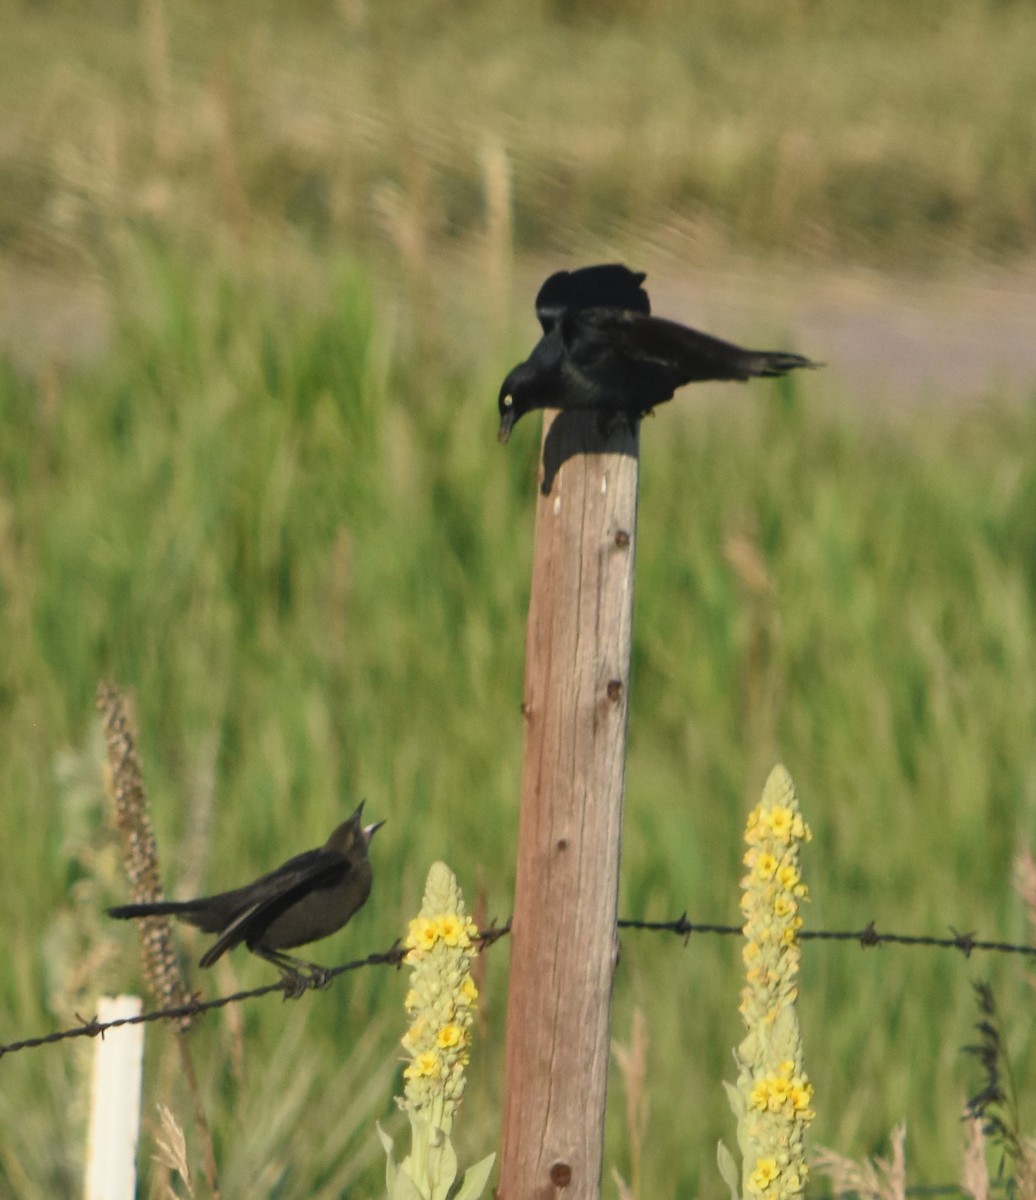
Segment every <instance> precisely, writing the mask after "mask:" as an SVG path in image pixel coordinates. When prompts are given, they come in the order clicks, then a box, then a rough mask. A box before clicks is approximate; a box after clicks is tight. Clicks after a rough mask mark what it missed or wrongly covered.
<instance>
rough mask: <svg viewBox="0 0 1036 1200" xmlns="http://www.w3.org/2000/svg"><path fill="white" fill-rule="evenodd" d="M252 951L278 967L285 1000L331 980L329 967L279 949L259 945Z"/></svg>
mask: <svg viewBox="0 0 1036 1200" xmlns="http://www.w3.org/2000/svg"><path fill="white" fill-rule="evenodd" d="M254 953H256V954H258V955H259V956H260V958H265V959H266V961H267V962H271V963H273V965H274V966H275V967H278V968H279V969H280V972H281V976H282V983H283V985H284V998H285V1000H297V999H298V998H299V996H301V995H302V993H303V992H305V991H308V990H309V989H310V988H326V987H327V986H328V984H330V982H331V979H332V976H333V972H332V971H331V969H330V967H322V966H320V965H319V964H318V963H311V962H306V960H305V959H303V958H295V957H293V956H292V955H291V954H284V953H282V952H281V951H279V950H266V949H264V948H263V947H261V946H256V947H254Z"/></svg>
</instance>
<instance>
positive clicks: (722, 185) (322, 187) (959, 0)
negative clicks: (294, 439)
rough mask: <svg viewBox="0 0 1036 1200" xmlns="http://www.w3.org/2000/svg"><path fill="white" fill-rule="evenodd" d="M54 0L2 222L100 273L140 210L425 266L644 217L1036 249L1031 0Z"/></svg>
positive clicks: (27, 89) (186, 225) (8, 90)
mask: <svg viewBox="0 0 1036 1200" xmlns="http://www.w3.org/2000/svg"><path fill="white" fill-rule="evenodd" d="M604 11H605V13H606V15H605V16H602V15H601V7H600V6H599V5H583V4H573V5H566V4H556V5H554V4H546V3H545V4H541V5H539V6H530V5H524V4H523V5H518V4H501V3H488V2H486V0H481V2H476V3H467V4H463V5H459V4H454V5H451V6H447V7H445V8H444V7H443V6H442V5H441V4H438V3H429V2H428V0H411V3H408V4H407V5H406V6H405V7H404V8H402V9H399V8H395V7H394V8H391V9H390V8H388V7H386V6H384V5H378V4H374V3H370V2H369V0H348V2H346V3H343V4H340V5H332V4H322V3H316V2H314V3H310V4H306V5H299V4H296V3H293V4H285V3H268V4H265V5H263V6H261V10H260V11H257V8H256V6H255V5H254V4H247V5H245V4H233V3H232V4H221V5H219V6H216V7H213V6H212V5H207V4H197V3H196V4H189V5H177V6H173V5H168V4H164V3H163V0H147V2H145V3H141V4H140V5H139V6H134V5H126V4H115V3H111V2H109V3H101V4H96V5H92V6H86V7H84V6H80V5H70V4H63V3H56V4H48V5H43V6H29V7H25V8H23V10H22V11H21V12H20V13H19V20H18V21H16V22H12V28H11V30H10V36H9V37H7V38H5V41H4V46H3V48H2V49H0V81H2V82H0V101H2V102H3V108H4V113H5V130H6V136H5V137H3V138H2V139H0V171H2V173H3V176H4V179H5V186H4V189H3V192H2V198H0V230H2V231H3V240H4V243H5V245H6V246H7V247H8V249H9V251H10V252H14V253H15V254H17V255H19V256H20V257H22V258H24V259H27V260H29V261H32V262H35V263H39V262H46V263H49V264H51V265H60V266H62V267H63V268H64V269H66V270H78V269H82V268H83V267H84V266H89V265H91V264H94V263H96V262H97V261H102V262H104V261H107V259H108V257H109V256H110V255H111V253H112V250H113V247H112V242H113V241H114V240H117V239H118V237H119V229H120V226H121V224H122V222H124V221H125V220H127V219H129V220H131V221H133V222H136V223H139V224H142V225H145V226H150V227H154V228H158V229H162V230H167V231H169V230H172V231H177V232H178V233H180V234H182V235H183V236H185V237H187V238H189V239H190V240H192V242H193V243H194V244H195V245H196V246H197V245H200V244H204V242H205V240H207V239H209V238H210V237H211V230H212V227H213V226H214V225H216V226H219V227H222V228H224V229H225V230H227V231H228V232H229V233H230V234H231V235H232V236H235V237H239V238H248V237H253V236H254V235H255V231H256V229H257V228H262V229H266V230H269V231H273V232H274V233H276V234H277V235H278V236H284V235H287V236H291V237H295V238H300V239H302V240H304V241H310V242H313V243H315V244H317V245H320V246H326V245H328V244H334V242H335V241H336V240H340V239H343V238H344V239H347V240H348V241H349V242H350V243H351V244H353V245H358V244H365V245H368V246H369V245H371V244H378V243H380V242H383V241H384V240H385V239H386V238H387V239H388V240H390V241H392V242H394V243H395V244H396V245H397V246H399V247H400V248H401V249H403V251H404V253H405V254H407V255H408V256H409V257H410V258H411V259H413V260H415V261H424V260H426V257H427V253H428V248H429V247H434V246H441V245H443V244H450V243H454V242H457V241H461V240H464V239H466V238H469V237H471V236H472V235H477V234H480V233H481V232H482V230H483V227H484V224H485V222H486V215H485V207H486V204H485V199H484V192H485V189H486V188H487V186H488V187H492V186H494V184H493V180H494V179H495V180H496V182H497V184H500V183H501V178H502V174H503V173H505V172H502V170H501V166H500V164H501V161H502V160H501V158H500V156H499V154H497V156H496V157H495V158H494V157H493V156H492V153H491V154H490V161H491V162H495V163H496V166H487V158H486V152H487V150H489V151H491V152H493V151H502V153H503V156H504V157H503V161H506V162H507V163H508V164H509V165H510V174H511V193H512V196H513V221H512V225H513V231H514V236H515V238H516V240H517V244H518V245H519V247H520V248H522V249H523V250H535V251H543V250H548V251H550V252H553V253H557V252H560V253H564V254H569V253H571V251H572V247H573V245H580V244H586V241H587V240H588V239H591V240H593V241H595V242H596V244H599V245H600V244H603V245H614V244H616V242H618V241H621V240H622V239H623V237H624V236H627V235H629V234H630V232H631V231H632V233H633V234H635V235H637V236H641V235H646V236H648V237H649V238H651V240H653V241H657V240H659V239H660V238H661V239H663V240H667V241H669V242H670V243H672V242H673V241H674V240H675V242H676V244H677V246H678V247H679V248H680V251H681V253H682V255H683V257H692V258H693V259H694V261H695V262H697V263H700V262H701V261H702V259H703V258H704V257H709V256H712V255H715V254H717V253H722V252H723V251H724V250H725V249H728V248H729V247H732V246H733V247H737V248H739V249H742V250H743V249H745V248H747V249H749V250H756V251H758V250H760V249H765V250H780V251H791V252H794V253H799V254H808V255H811V256H815V257H819V258H831V257H833V258H835V259H844V258H851V259H854V260H861V259H863V260H868V261H873V262H878V263H885V264H893V265H895V266H897V267H901V266H902V265H903V264H904V263H910V264H912V265H914V266H917V267H920V268H922V269H925V270H932V269H933V268H936V267H937V266H938V265H939V264H943V263H946V262H947V261H956V260H958V259H959V258H961V257H968V256H970V255H976V254H977V255H981V256H993V257H996V258H1000V259H1011V258H1015V257H1018V256H1021V255H1025V254H1026V253H1031V251H1032V250H1033V247H1034V245H1036V208H1034V205H1033V195H1034V194H1036V177H1034V172H1036V167H1034V165H1033V155H1032V154H1031V153H1030V147H1031V146H1032V144H1033V141H1034V140H1036V62H1034V59H1033V55H1032V54H1031V53H1030V52H1029V49H1030V47H1031V46H1032V45H1033V43H1034V40H1036V12H1034V11H1033V8H1032V6H1031V5H1030V4H1027V3H1025V2H1024V0H1008V2H1006V3H1004V2H997V0H954V2H953V3H946V2H945V0H923V2H917V3H913V4H910V5H903V4H901V3H898V2H897V0H874V2H872V3H869V4H867V5H865V6H860V5H858V4H852V3H841V4H838V3H835V4H827V5H824V6H822V7H821V8H819V9H817V8H814V7H810V6H807V5H802V4H799V5H777V6H775V5H772V4H768V3H764V2H761V0H735V2H733V3H731V2H730V0H705V2H702V3H697V4H693V5H687V4H682V3H675V2H667V0H658V2H657V3H653V4H651V5H649V6H645V5H640V4H632V5H631V4H623V3H618V4H614V5H610V6H608V9H606V10H604Z"/></svg>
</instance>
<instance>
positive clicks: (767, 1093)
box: [719, 766, 815, 1200]
mask: <svg viewBox="0 0 1036 1200" xmlns="http://www.w3.org/2000/svg"><path fill="white" fill-rule="evenodd" d="M810 837H811V834H810V830H809V826H808V825H807V824H806V822H805V821H804V820H803V819H802V815H801V813H800V811H799V806H798V798H797V797H796V795H795V787H794V785H793V783H792V781H791V776H790V775H789V774H788V772H787V771H786V770H785V769H784V767H782V766H777V767H774V769H773V771H772V772H771V773H770V777H769V779H768V780H767V781H766V786H765V788H764V789H763V798H762V801H761V802H760V803H759V804H758V805H757V806H756V807H755V808H754V809H753V810H752V812H751V813H750V814H749V817H748V822H747V826H746V830H745V842H746V843H747V845H748V850H747V852H746V853H745V856H744V862H745V866H746V867H747V868H748V874H747V875H746V876H745V877H744V879H742V881H741V887H742V889H743V894H742V897H741V912H742V915H743V917H744V935H745V944H744V947H743V949H742V958H743V960H744V963H745V967H746V971H745V986H744V987H743V988H742V990H741V1002H740V1004H739V1006H738V1008H739V1011H740V1013H741V1016H742V1018H743V1019H744V1022H745V1029H746V1034H745V1037H744V1040H743V1041H742V1042H741V1045H740V1046H739V1047H738V1048H737V1050H736V1051H735V1053H734V1058H735V1061H736V1062H737V1066H738V1082H737V1087H736V1088H734V1087H732V1086H730V1085H728V1087H727V1090H728V1093H729V1094H730V1096H731V1107H732V1108H733V1110H734V1113H735V1115H736V1116H737V1118H738V1144H739V1145H740V1147H741V1150H742V1154H743V1161H742V1168H741V1173H740V1178H739V1177H738V1172H737V1169H736V1166H735V1165H734V1163H733V1158H732V1156H731V1155H730V1153H729V1151H727V1150H726V1149H725V1148H722V1149H721V1152H720V1156H719V1161H720V1167H721V1170H722V1172H723V1177H724V1179H725V1180H726V1182H727V1184H728V1186H729V1187H730V1190H731V1195H732V1196H733V1197H734V1198H735V1200H738V1198H741V1200H750V1198H752V1200H754V1198H755V1197H763V1198H764V1200H789V1198H791V1197H800V1196H801V1195H802V1193H803V1191H804V1189H805V1185H806V1177H807V1174H808V1171H807V1167H806V1158H805V1133H806V1127H807V1126H808V1125H809V1123H810V1121H812V1119H813V1117H814V1115H815V1114H814V1112H813V1109H812V1107H811V1105H812V1100H813V1087H812V1085H811V1084H810V1082H809V1080H808V1078H807V1077H806V1073H805V1071H804V1069H803V1065H802V1036H801V1033H800V1030H799V1022H798V1014H797V1012H796V1009H795V1001H796V999H797V997H798V973H799V964H800V960H801V956H802V950H801V946H800V944H799V939H798V930H799V929H800V928H801V927H802V917H801V916H800V915H799V909H800V906H801V905H802V903H804V902H805V901H806V900H808V898H809V892H808V889H807V888H806V885H805V884H804V883H803V882H802V876H801V874H800V871H799V850H800V847H801V845H802V844H803V843H805V842H808V841H809V839H810Z"/></svg>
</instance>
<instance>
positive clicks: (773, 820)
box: [766, 804, 795, 844]
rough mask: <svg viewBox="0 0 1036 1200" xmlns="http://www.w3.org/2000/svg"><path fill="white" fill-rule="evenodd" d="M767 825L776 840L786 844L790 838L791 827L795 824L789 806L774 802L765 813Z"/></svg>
mask: <svg viewBox="0 0 1036 1200" xmlns="http://www.w3.org/2000/svg"><path fill="white" fill-rule="evenodd" d="M766 823H767V825H769V827H770V831H771V833H772V834H773V836H774V837H775V838H777V840H778V841H781V842H784V843H785V844H787V843H788V842H789V841H790V840H791V834H792V829H793V828H794V825H795V816H794V814H793V813H792V811H791V809H790V808H787V807H785V805H783V804H776V805H774V807H773V808H771V809H770V811H769V812H768V813H767V820H766Z"/></svg>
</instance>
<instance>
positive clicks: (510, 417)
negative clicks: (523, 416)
mask: <svg viewBox="0 0 1036 1200" xmlns="http://www.w3.org/2000/svg"><path fill="white" fill-rule="evenodd" d="M504 404H506V407H504ZM504 404H501V407H500V428H499V429H498V430H497V433H496V440H497V441H498V442H501V443H503V442H506V441H507V440H508V439H509V438H510V436H511V428H512V426H513V425H514V398H513V397H512V396H507V397H505V399H504Z"/></svg>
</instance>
